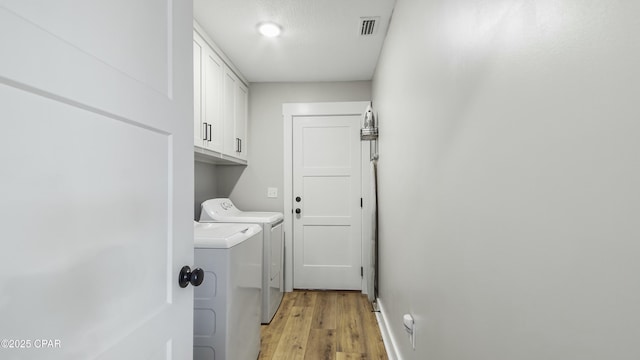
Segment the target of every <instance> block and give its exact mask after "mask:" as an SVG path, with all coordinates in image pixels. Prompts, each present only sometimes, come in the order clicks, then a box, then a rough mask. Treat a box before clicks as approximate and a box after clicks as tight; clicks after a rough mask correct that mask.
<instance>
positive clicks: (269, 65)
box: [193, 0, 395, 82]
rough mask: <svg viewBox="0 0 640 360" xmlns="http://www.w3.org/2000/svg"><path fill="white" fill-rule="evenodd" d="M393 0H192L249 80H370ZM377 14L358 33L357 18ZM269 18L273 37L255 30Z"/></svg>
mask: <svg viewBox="0 0 640 360" xmlns="http://www.w3.org/2000/svg"><path fill="white" fill-rule="evenodd" d="M394 4H395V0H194V5H193V12H194V17H195V19H196V21H197V22H198V23H199V24H200V25H201V26H202V27H203V28H204V30H205V31H206V32H207V34H208V35H209V36H210V37H211V38H212V39H213V41H215V43H216V45H218V47H219V48H220V49H221V50H222V51H223V52H224V53H225V54H226V55H227V57H229V59H230V60H231V61H232V62H233V63H234V65H235V66H236V67H237V68H238V69H239V70H240V72H241V73H242V74H243V75H244V76H245V77H246V78H247V80H248V81H250V82H267V81H349V80H370V79H371V77H372V76H373V71H374V69H375V65H376V62H377V60H378V55H379V53H380V49H381V48H382V43H383V41H384V37H385V34H386V31H387V26H388V25H389V18H390V16H391V12H392V10H393V6H394ZM368 16H379V17H380V21H379V22H378V24H377V26H378V29H377V33H376V34H375V35H369V36H360V29H359V27H358V26H359V22H360V17H368ZM266 21H273V22H276V23H278V24H280V25H281V26H282V28H283V32H282V35H281V36H280V37H278V38H265V37H262V36H261V35H260V34H258V31H257V24H258V23H261V22H266Z"/></svg>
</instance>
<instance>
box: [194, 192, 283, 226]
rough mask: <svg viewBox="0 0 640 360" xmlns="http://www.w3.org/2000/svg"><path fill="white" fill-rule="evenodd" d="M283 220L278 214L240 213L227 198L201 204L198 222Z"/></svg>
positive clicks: (267, 221) (280, 214)
mask: <svg viewBox="0 0 640 360" xmlns="http://www.w3.org/2000/svg"><path fill="white" fill-rule="evenodd" d="M282 219H284V216H283V215H282V213H279V212H259V211H242V210H238V208H237V207H236V206H235V205H233V203H232V202H231V200H229V199H227V198H218V199H210V200H207V201H205V202H203V203H202V211H201V212H200V222H201V223H205V222H206V223H209V222H237V223H273V222H276V221H279V220H282Z"/></svg>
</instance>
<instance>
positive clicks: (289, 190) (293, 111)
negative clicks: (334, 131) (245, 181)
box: [282, 101, 372, 294]
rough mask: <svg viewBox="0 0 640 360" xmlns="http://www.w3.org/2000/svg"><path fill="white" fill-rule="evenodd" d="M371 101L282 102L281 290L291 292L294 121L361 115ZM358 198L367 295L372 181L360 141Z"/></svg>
mask: <svg viewBox="0 0 640 360" xmlns="http://www.w3.org/2000/svg"><path fill="white" fill-rule="evenodd" d="M370 103H371V102H370V101H346V102H316V103H284V104H282V117H283V122H284V126H283V128H284V137H283V139H284V189H283V201H284V204H283V205H284V207H283V208H284V228H283V229H284V247H285V257H284V270H285V271H284V280H285V281H284V289H285V291H287V292H290V291H293V276H294V275H293V122H294V121H295V119H296V118H299V117H305V116H322V115H329V116H340V115H343V116H354V115H358V116H362V115H363V114H364V112H365V110H366V108H367V105H369V104H370ZM360 145H361V151H360V164H361V173H362V176H361V190H360V191H361V197H362V199H363V203H364V206H363V208H362V212H361V217H362V219H361V220H362V222H361V224H362V225H361V226H362V229H361V232H360V234H361V235H360V236H361V237H360V244H361V248H362V250H361V254H362V255H361V256H362V259H361V261H362V267H363V269H364V274H363V277H362V280H361V281H362V293H363V294H368V289H367V281H366V279H367V277H368V273H369V271H370V269H369V268H370V263H371V251H370V249H371V247H370V246H368V244H369V243H368V242H367V241H365V239H371V227H372V221H371V220H372V214H371V206H370V205H369V204H370V202H371V201H370V200H371V193H370V191H368V189H369V187H370V182H371V172H370V171H369V159H370V158H369V144H368V142H367V141H362V142H361V144H360Z"/></svg>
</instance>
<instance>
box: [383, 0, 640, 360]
mask: <svg viewBox="0 0 640 360" xmlns="http://www.w3.org/2000/svg"><path fill="white" fill-rule="evenodd" d="M639 13H640V2H638V1H626V0H620V1H604V0H602V1H584V0H553V1H551V0H548V1H542V0H520V1H514V0H501V1H498V0H494V1H479V0H474V1H469V0H447V1H444V0H433V1H424V0H398V2H397V5H396V9H395V12H394V15H393V19H392V22H391V26H390V30H389V33H388V36H387V39H386V42H385V45H384V49H383V51H382V55H381V59H380V62H379V64H378V68H377V71H376V73H375V77H374V81H373V101H374V106H375V107H376V109H377V111H378V113H379V114H378V115H379V120H380V162H379V168H380V174H379V177H380V190H379V196H380V199H379V201H380V208H381V214H380V219H381V220H380V221H381V223H380V236H381V248H380V253H381V264H380V270H381V279H380V290H381V292H380V300H381V303H382V304H383V306H384V308H385V309H386V310H387V315H388V316H389V319H390V323H389V325H390V327H391V330H392V333H393V335H394V336H395V337H396V339H397V341H398V344H399V347H400V349H399V350H400V352H401V355H402V358H404V359H414V360H417V359H420V360H422V359H433V360H445V359H452V360H453V359H455V360H465V359H470V360H481V359H487V360H499V359H504V360H514V359H518V360H521V359H531V360H540V359H545V360H550V359H562V360H566V359H581V360H583V359H639V358H640V346H638V339H640V325H639V324H640V260H638V257H639V254H640V226H639V225H638V224H639V223H640V190H639V189H640V186H639V184H640V160H639V159H640V107H639V99H640V45H639V44H640V21H638V14H639ZM405 312H411V313H413V314H414V316H415V318H416V323H417V346H416V349H415V350H412V349H411V348H410V346H409V345H408V340H407V337H406V336H405V333H404V331H403V330H402V328H401V327H402V325H401V324H402V322H401V319H402V314H403V313H405Z"/></svg>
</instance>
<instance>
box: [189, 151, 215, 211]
mask: <svg viewBox="0 0 640 360" xmlns="http://www.w3.org/2000/svg"><path fill="white" fill-rule="evenodd" d="M194 168H195V169H194V172H195V176H194V189H195V194H194V195H195V196H194V204H193V219H194V220H196V221H197V220H198V219H200V205H201V204H202V202H203V201H205V200H208V199H213V198H216V197H218V181H217V176H216V173H217V172H216V169H217V166H216V165H212V164H205V163H201V162H195V164H194Z"/></svg>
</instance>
